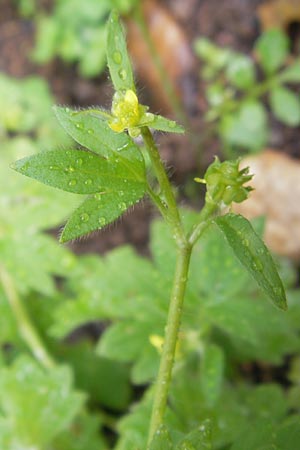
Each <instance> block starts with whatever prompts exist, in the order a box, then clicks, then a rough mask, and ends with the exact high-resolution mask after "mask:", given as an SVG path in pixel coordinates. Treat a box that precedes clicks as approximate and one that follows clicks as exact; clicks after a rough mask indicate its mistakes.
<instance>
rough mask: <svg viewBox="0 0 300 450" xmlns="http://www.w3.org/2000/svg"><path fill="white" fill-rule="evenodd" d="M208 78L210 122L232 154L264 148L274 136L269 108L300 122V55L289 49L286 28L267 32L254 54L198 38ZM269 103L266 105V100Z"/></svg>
mask: <svg viewBox="0 0 300 450" xmlns="http://www.w3.org/2000/svg"><path fill="white" fill-rule="evenodd" d="M195 50H196V53H197V54H198V55H199V57H200V58H201V60H202V64H203V66H202V69H201V75H202V77H203V79H204V80H205V82H206V92H205V94H206V99H207V102H208V111H207V113H206V120H207V122H211V123H212V124H213V129H214V131H215V132H216V134H217V135H218V137H219V139H220V140H221V142H222V144H223V147H224V151H225V153H226V151H227V152H228V153H229V154H232V153H234V152H235V151H237V150H239V149H244V150H248V151H252V152H256V151H260V150H261V149H262V148H263V147H264V146H265V145H266V144H267V143H268V140H269V134H270V130H269V109H270V111H271V112H272V114H273V116H274V117H275V118H276V119H277V120H278V121H280V122H282V123H283V124H285V125H287V126H290V127H296V126H298V125H299V124H300V99H299V95H298V94H297V93H296V92H295V91H294V90H292V89H291V88H290V87H289V86H290V85H294V84H299V83H300V59H299V58H293V57H292V56H291V55H290V53H289V40H288V37H287V36H286V35H285V34H284V32H282V31H280V30H277V29H271V30H268V31H265V32H264V33H263V34H262V35H261V36H260V37H259V38H258V40H257V42H256V43H255V46H254V49H253V53H254V58H251V57H250V56H246V55H244V54H243V53H238V52H236V51H233V50H231V49H228V48H221V47H218V46H216V45H215V44H213V43H212V42H211V41H209V40H208V39H206V38H200V39H198V40H197V41H196V43H195ZM266 99H267V101H268V103H269V108H267V107H266V106H265V100H266Z"/></svg>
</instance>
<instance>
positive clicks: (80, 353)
mask: <svg viewBox="0 0 300 450" xmlns="http://www.w3.org/2000/svg"><path fill="white" fill-rule="evenodd" d="M44 301H45V300H44ZM53 352H54V353H55V355H56V356H57V359H59V360H61V361H62V362H63V361H64V362H67V363H68V364H70V366H71V367H72V370H73V372H74V379H75V383H76V386H77V387H78V389H80V390H81V391H84V392H86V393H88V394H89V396H90V398H89V402H90V403H92V404H93V405H96V404H101V405H103V406H105V407H107V408H109V409H110V410H114V411H122V410H124V409H125V408H126V407H127V406H128V404H129V401H130V398H131V389H130V385H129V370H128V368H127V367H125V366H124V365H123V364H120V363H119V362H117V361H115V360H114V359H113V358H100V357H99V356H97V355H96V354H95V351H94V348H93V346H92V345H91V343H89V342H88V341H83V342H80V343H79V344H76V345H75V344H72V345H68V346H67V345H64V346H59V347H58V349H57V350H55V349H54V350H53ZM99 380H101V381H99Z"/></svg>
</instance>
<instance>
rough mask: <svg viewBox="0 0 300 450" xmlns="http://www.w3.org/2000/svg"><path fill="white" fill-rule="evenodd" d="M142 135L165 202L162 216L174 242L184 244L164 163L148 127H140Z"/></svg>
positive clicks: (180, 224)
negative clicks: (166, 222)
mask: <svg viewBox="0 0 300 450" xmlns="http://www.w3.org/2000/svg"><path fill="white" fill-rule="evenodd" d="M142 136H143V139H144V143H145V146H146V149H147V151H148V154H149V157H150V159H151V162H152V165H153V168H154V171H155V174H156V177H157V180H158V182H159V185H160V188H161V191H162V194H163V196H164V199H165V201H166V204H167V209H166V210H165V211H166V212H165V214H164V216H165V218H166V220H167V221H168V223H169V224H170V225H171V227H172V229H173V231H174V238H175V240H176V242H177V243H178V245H183V246H184V245H185V244H186V238H185V234H184V231H183V226H182V222H181V218H180V215H179V212H178V208H177V203H176V199H175V196H174V193H173V190H172V186H171V184H170V181H169V178H168V176H167V174H166V171H165V168H164V165H163V163H162V160H161V157H160V154H159V151H158V149H157V147H156V144H155V141H154V139H153V136H152V134H151V132H150V130H149V128H148V127H143V128H142Z"/></svg>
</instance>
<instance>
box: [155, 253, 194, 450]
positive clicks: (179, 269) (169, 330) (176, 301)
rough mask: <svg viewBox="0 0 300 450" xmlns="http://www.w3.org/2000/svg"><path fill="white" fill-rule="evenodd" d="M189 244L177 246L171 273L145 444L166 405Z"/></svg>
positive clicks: (188, 258)
mask: <svg viewBox="0 0 300 450" xmlns="http://www.w3.org/2000/svg"><path fill="white" fill-rule="evenodd" d="M191 251H192V247H191V246H190V245H186V246H185V247H180V248H179V249H178V254H177V261H176V269H175V276H174V282H173V288H172V293H171V299H170V306H169V312H168V318H167V325H166V332H165V339H164V345H163V351H162V355H161V360H160V367H159V371H158V376H157V380H156V385H155V394H154V401H153V408H152V416H151V420H150V427H149V438H148V448H149V446H150V443H151V441H152V439H153V437H154V434H155V432H156V431H157V430H158V428H159V426H160V425H161V424H162V423H163V419H164V414H165V410H166V406H167V398H168V393H169V388H170V384H171V379H172V368H173V363H174V356H175V350H176V343H177V338H178V332H179V327H180V321H181V313H182V306H183V301H184V294H185V288H186V284H187V279H188V271H189V262H190V256H191Z"/></svg>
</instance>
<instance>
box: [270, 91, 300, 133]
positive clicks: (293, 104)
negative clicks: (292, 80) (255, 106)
mask: <svg viewBox="0 0 300 450" xmlns="http://www.w3.org/2000/svg"><path fill="white" fill-rule="evenodd" d="M270 105H271V108H272V111H273V113H274V116H275V117H276V118H277V119H279V120H280V121H281V122H283V123H285V124H286V125H288V126H290V127H296V126H297V125H299V123H300V101H299V99H298V97H297V95H296V94H295V93H294V92H293V91H291V90H290V89H287V88H285V87H282V86H278V87H275V88H274V89H272V90H271V93H270Z"/></svg>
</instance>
